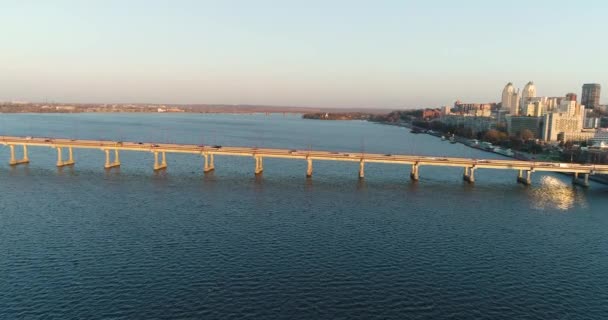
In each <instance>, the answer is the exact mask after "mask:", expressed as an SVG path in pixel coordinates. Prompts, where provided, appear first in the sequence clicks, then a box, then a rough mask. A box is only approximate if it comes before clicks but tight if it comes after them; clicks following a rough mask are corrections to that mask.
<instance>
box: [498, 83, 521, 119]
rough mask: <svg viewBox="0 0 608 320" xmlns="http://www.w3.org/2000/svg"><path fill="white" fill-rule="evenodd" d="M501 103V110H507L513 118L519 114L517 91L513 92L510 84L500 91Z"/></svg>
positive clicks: (513, 89) (513, 88)
mask: <svg viewBox="0 0 608 320" xmlns="http://www.w3.org/2000/svg"><path fill="white" fill-rule="evenodd" d="M501 102H502V107H501V108H502V110H507V111H509V113H511V115H514V116H516V115H518V114H519V91H517V90H515V87H513V84H512V83H511V82H509V83H507V85H506V86H505V88H504V89H503V90H502V100H501Z"/></svg>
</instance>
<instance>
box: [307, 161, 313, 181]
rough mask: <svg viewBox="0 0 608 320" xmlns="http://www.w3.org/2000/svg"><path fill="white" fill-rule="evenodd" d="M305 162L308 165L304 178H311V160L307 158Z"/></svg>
mask: <svg viewBox="0 0 608 320" xmlns="http://www.w3.org/2000/svg"><path fill="white" fill-rule="evenodd" d="M306 162H307V163H308V166H307V167H306V177H307V178H311V177H312V159H310V158H307V159H306Z"/></svg>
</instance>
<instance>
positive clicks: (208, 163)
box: [203, 153, 215, 173]
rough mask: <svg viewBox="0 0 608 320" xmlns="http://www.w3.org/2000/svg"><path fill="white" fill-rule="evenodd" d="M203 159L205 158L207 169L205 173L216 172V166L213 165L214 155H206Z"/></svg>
mask: <svg viewBox="0 0 608 320" xmlns="http://www.w3.org/2000/svg"><path fill="white" fill-rule="evenodd" d="M203 157H204V158H205V168H204V169H203V171H204V172H205V173H207V172H211V171H213V170H215V165H214V164H213V154H207V153H205V154H204V155H203Z"/></svg>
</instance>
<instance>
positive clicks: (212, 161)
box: [209, 153, 215, 170]
mask: <svg viewBox="0 0 608 320" xmlns="http://www.w3.org/2000/svg"><path fill="white" fill-rule="evenodd" d="M213 158H214V156H213V153H212V154H210V155H209V165H210V166H211V168H212V169H213V170H215V161H214V160H213Z"/></svg>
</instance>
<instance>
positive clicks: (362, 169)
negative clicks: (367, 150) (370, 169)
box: [359, 160, 365, 179]
mask: <svg viewBox="0 0 608 320" xmlns="http://www.w3.org/2000/svg"><path fill="white" fill-rule="evenodd" d="M364 177H365V160H361V161H360V162H359V179H363V178H364Z"/></svg>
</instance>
